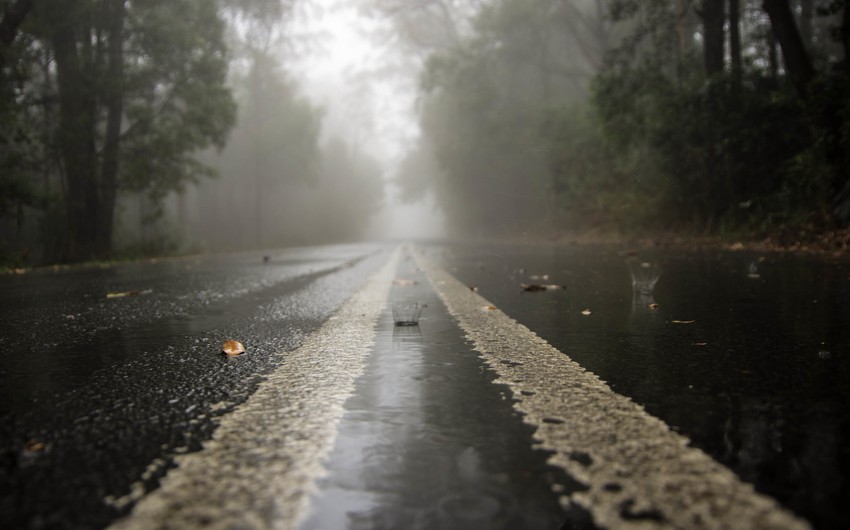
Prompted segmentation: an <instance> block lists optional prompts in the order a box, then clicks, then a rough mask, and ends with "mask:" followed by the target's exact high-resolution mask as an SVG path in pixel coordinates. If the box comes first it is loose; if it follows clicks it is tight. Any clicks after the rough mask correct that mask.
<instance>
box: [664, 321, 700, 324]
mask: <svg viewBox="0 0 850 530" xmlns="http://www.w3.org/2000/svg"><path fill="white" fill-rule="evenodd" d="M694 322H696V320H671V321H670V323H671V324H693V323H694Z"/></svg>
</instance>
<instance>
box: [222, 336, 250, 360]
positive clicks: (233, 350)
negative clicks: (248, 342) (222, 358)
mask: <svg viewBox="0 0 850 530" xmlns="http://www.w3.org/2000/svg"><path fill="white" fill-rule="evenodd" d="M221 352H222V353H224V354H225V355H228V356H230V357H235V356H237V355H242V354H243V353H245V346H243V345H242V343H241V342H239V341H238V340H226V341H224V345H223V346H222V347H221Z"/></svg>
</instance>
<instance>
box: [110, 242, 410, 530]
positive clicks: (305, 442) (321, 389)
mask: <svg viewBox="0 0 850 530" xmlns="http://www.w3.org/2000/svg"><path fill="white" fill-rule="evenodd" d="M399 253H400V249H396V250H395V252H393V254H392V256H391V257H390V259H389V261H388V262H387V263H386V264H385V265H384V266H383V268H382V269H381V270H380V271H379V272H377V273H376V274H375V275H374V276H372V277H371V278H370V279H369V281H368V282H367V283H366V285H365V286H364V287H363V288H362V289H361V290H360V291H359V292H358V293H356V294H355V295H354V296H353V297H352V298H350V299H349V300H348V301H347V302H345V303H344V304H343V305H342V307H341V308H340V309H339V310H338V311H337V312H336V313H335V314H334V315H333V316H332V317H331V318H330V319H329V320H328V321H327V322H326V323H325V324H324V325H323V326H322V327H321V329H319V330H318V331H317V332H315V333H313V334H311V335H310V336H309V337H307V339H306V340H305V341H304V344H303V345H302V346H301V347H300V348H298V349H297V350H295V351H293V352H290V353H287V354H286V360H285V361H283V363H282V364H281V365H280V366H279V367H278V368H277V369H276V370H275V371H274V372H273V373H271V374H270V375H269V376H268V378H267V380H266V381H264V382H263V383H262V384H261V385H260V386H259V388H258V389H257V391H256V392H255V393H254V394H253V395H252V396H251V397H250V398H249V399H248V400H247V401H246V402H245V403H243V404H242V405H240V406H239V407H237V408H236V410H234V411H233V412H232V413H230V414H228V415H226V416H224V417H222V419H221V424H220V425H219V427H218V429H216V431H215V434H214V435H213V438H212V440H210V441H209V442H207V443H205V444H204V449H203V450H201V451H199V452H197V453H192V454H188V455H184V456H181V457H178V459H177V464H178V467H177V468H175V469H173V470H172V471H171V472H169V473H168V475H167V476H166V477H165V479H163V482H162V486H161V488H159V489H158V490H155V491H153V492H151V493H150V494H149V495H147V496H146V497H144V498H143V499H142V500H141V501H140V502H139V503H138V504H137V505H136V507H135V509H134V510H133V512H132V513H131V514H130V515H129V516H128V517H127V518H125V519H123V520H121V521H118V522H116V523H115V524H114V525H112V527H111V528H114V529H120V530H130V529H146V530H147V529H152V528H160V529H164V528H200V527H203V528H214V529H233V528H239V529H265V528H274V529H293V528H296V527H297V525H298V524H299V522H300V521H301V518H302V517H304V516H305V515H306V512H307V508H308V506H307V505H308V502H309V496H310V494H311V493H312V491H314V489H315V485H314V483H315V479H316V478H317V477H319V476H320V475H321V474H322V473H323V471H324V468H323V467H322V460H323V459H324V458H325V456H326V455H327V454H328V452H329V451H330V450H331V448H332V447H333V443H334V440H335V438H336V434H337V423H338V422H339V420H340V418H341V417H342V414H343V405H344V403H345V401H346V399H348V397H349V396H351V394H352V393H353V392H354V388H355V387H354V381H355V379H356V378H357V377H358V376H359V375H360V374H361V373H362V372H363V367H364V364H365V361H366V359H367V357H368V355H369V354H370V353H371V350H372V347H373V345H374V339H375V324H376V323H377V320H378V318H379V316H380V315H381V311H382V309H383V307H384V305H385V303H386V300H387V297H388V295H389V290H390V286H391V284H392V279H393V275H394V273H395V270H396V265H397V262H398V259H399Z"/></svg>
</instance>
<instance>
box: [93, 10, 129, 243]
mask: <svg viewBox="0 0 850 530" xmlns="http://www.w3.org/2000/svg"><path fill="white" fill-rule="evenodd" d="M108 8H109V20H108V22H107V30H108V35H109V43H108V49H107V55H108V61H109V62H108V65H107V70H106V80H105V85H104V94H103V101H104V104H105V106H106V131H105V136H104V141H103V158H102V160H101V170H100V205H99V213H98V237H97V252H98V254H99V255H101V256H107V255H109V254H110V253H111V251H112V231H113V226H114V217H115V195H116V191H117V188H118V162H119V149H120V136H121V123H122V117H123V113H124V35H123V32H124V18H125V10H126V0H111V2H110V4H109V6H108Z"/></svg>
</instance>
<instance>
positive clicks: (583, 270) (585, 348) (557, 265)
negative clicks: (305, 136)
mask: <svg viewBox="0 0 850 530" xmlns="http://www.w3.org/2000/svg"><path fill="white" fill-rule="evenodd" d="M624 250H625V249H622V248H620V249H618V248H609V247H606V248H589V247H565V248H564V247H562V248H556V247H533V246H525V247H523V246H477V247H476V246H467V247H463V248H461V247H451V248H444V249H442V251H441V252H435V253H434V254H435V255H436V256H439V260H438V261H439V262H440V263H441V264H442V265H443V266H445V267H446V268H447V269H448V270H449V271H451V272H452V273H453V274H455V275H456V276H457V277H458V278H459V279H460V280H461V281H463V282H464V283H466V284H467V285H470V286H475V287H477V289H478V292H479V293H481V294H482V295H484V296H485V297H487V298H488V299H489V300H491V301H492V302H493V303H494V304H495V305H496V306H498V307H499V308H500V309H502V310H504V311H505V312H507V313H508V314H509V315H511V316H512V317H514V318H516V319H517V320H518V321H519V322H520V323H522V324H524V325H526V326H528V327H529V328H530V329H532V330H533V331H534V332H536V333H537V334H538V335H540V336H541V337H542V338H543V339H545V340H546V341H548V342H549V343H551V344H552V345H553V346H555V347H556V348H558V349H560V350H561V351H563V352H564V353H565V354H567V355H569V356H570V357H571V358H572V359H573V360H575V361H577V362H578V363H580V364H581V365H582V366H584V367H585V368H587V369H588V370H590V371H592V372H594V373H596V374H597V375H598V376H599V377H601V378H602V379H603V380H605V381H607V382H608V384H609V385H610V386H611V387H612V388H613V389H614V390H615V391H617V392H618V393H621V394H623V395H626V396H629V397H631V398H632V399H634V400H635V401H636V402H637V403H639V404H641V405H643V406H645V407H646V409H647V411H648V412H649V413H651V414H653V415H655V416H657V417H659V418H661V419H662V420H664V421H665V422H667V423H668V424H669V425H671V426H672V428H673V429H675V430H676V431H677V432H680V433H682V434H684V435H686V436H687V437H688V438H690V439H691V444H692V445H693V446H695V447H698V448H700V449H702V450H704V451H705V452H707V453H708V454H710V455H711V456H712V457H713V458H715V459H716V460H717V461H719V462H721V463H723V464H724V465H726V466H728V467H729V468H731V469H732V470H733V471H734V472H735V473H736V474H737V475H738V476H740V477H741V478H742V479H743V480H745V481H747V482H750V483H752V484H754V485H755V486H756V488H757V490H758V491H761V492H764V493H766V494H768V495H770V496H772V497H775V498H777V499H778V500H780V501H781V502H782V503H783V504H784V505H785V506H787V507H789V508H791V509H792V510H794V511H795V512H797V513H798V514H800V515H802V516H804V517H805V518H806V519H808V520H809V521H811V522H812V523H814V525H815V526H816V527H818V528H847V527H850V483H848V477H850V347H848V345H850V327H848V325H847V323H848V322H850V264H848V262H847V261H846V260H836V259H828V258H823V257H812V256H808V257H807V256H793V255H779V254H777V255H771V254H767V255H761V254H753V253H746V252H731V253H730V252H727V253H706V252H702V253H698V252H692V253H689V252H676V251H658V250H657V251H651V252H647V251H643V252H640V253H639V254H638V256H636V257H630V256H628V255H627V253H625V252H623V251H624ZM634 259H638V260H639V261H641V262H651V263H653V264H660V266H661V277H660V279H659V281H658V283H657V285H656V287H655V290H654V293H653V295H651V296H641V295H634V294H633V292H632V287H631V284H630V273H629V268H628V266H627V263H626V262H627V260H634ZM543 275H547V276H548V277H547V278H546V279H545V280H544V279H543ZM534 282H537V283H544V284H555V285H563V286H564V287H565V289H563V290H552V291H541V292H527V291H523V290H522V288H521V284H523V283H525V284H531V283H534Z"/></svg>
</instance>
